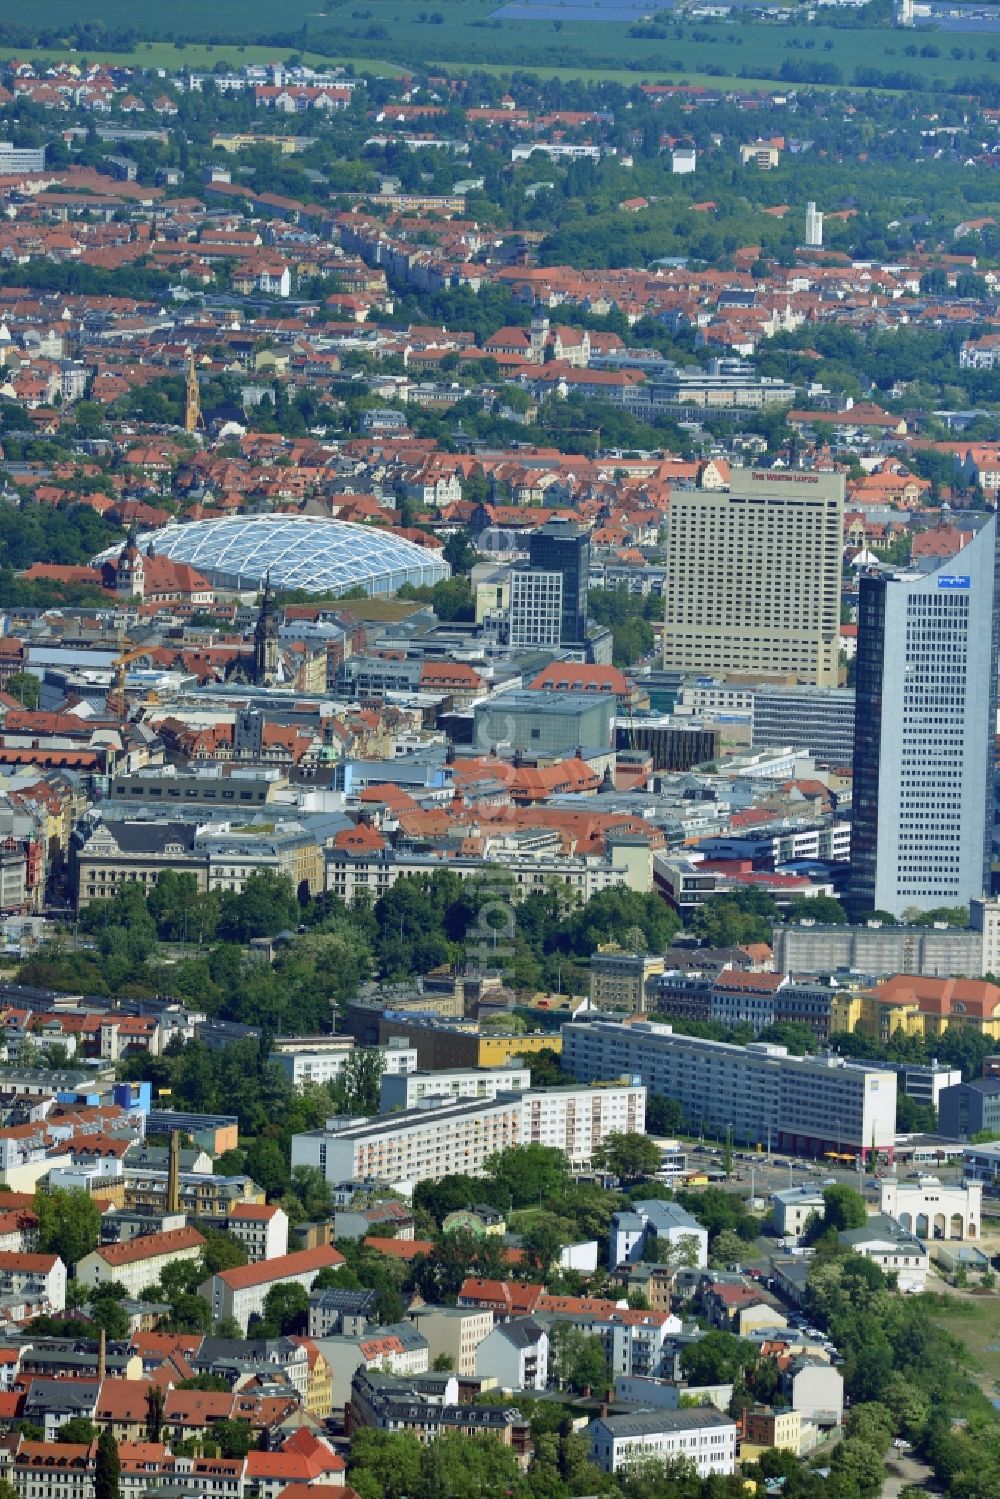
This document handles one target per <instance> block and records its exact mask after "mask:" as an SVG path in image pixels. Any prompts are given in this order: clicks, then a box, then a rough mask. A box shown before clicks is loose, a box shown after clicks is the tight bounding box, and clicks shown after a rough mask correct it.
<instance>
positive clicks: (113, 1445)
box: [94, 1426, 121, 1499]
mask: <svg viewBox="0 0 1000 1499" xmlns="http://www.w3.org/2000/svg"><path fill="white" fill-rule="evenodd" d="M94 1499H121V1466H120V1464H119V1461H118V1443H117V1442H116V1441H115V1438H114V1435H113V1433H112V1431H111V1428H110V1427H108V1426H106V1427H104V1429H103V1430H102V1432H101V1434H100V1436H99V1437H98V1439H97V1463H96V1466H95V1468H94Z"/></svg>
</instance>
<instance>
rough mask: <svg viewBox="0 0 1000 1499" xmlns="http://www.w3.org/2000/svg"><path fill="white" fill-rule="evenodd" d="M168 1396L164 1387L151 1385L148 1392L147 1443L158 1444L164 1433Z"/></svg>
mask: <svg viewBox="0 0 1000 1499" xmlns="http://www.w3.org/2000/svg"><path fill="white" fill-rule="evenodd" d="M165 1403H166V1395H165V1393H164V1391H163V1387H162V1385H158V1384H151V1385H150V1386H149V1389H148V1390H147V1391H146V1441H147V1442H158V1441H159V1440H160V1436H161V1434H162V1432H163V1407H164V1404H165Z"/></svg>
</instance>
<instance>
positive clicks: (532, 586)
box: [510, 569, 563, 648]
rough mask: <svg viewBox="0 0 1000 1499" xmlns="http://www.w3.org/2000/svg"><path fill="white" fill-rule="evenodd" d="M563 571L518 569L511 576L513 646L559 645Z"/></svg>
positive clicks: (511, 641)
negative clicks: (523, 570)
mask: <svg viewBox="0 0 1000 1499" xmlns="http://www.w3.org/2000/svg"><path fill="white" fill-rule="evenodd" d="M562 612H563V575H562V573H561V572H543V571H542V570H541V569H536V570H534V571H532V572H527V571H525V572H514V573H512V574H511V579H510V643H511V646H512V647H515V648H523V647H525V646H558V645H559V641H560V636H561V631H562Z"/></svg>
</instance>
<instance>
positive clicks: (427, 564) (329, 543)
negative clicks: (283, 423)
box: [96, 515, 451, 594]
mask: <svg viewBox="0 0 1000 1499" xmlns="http://www.w3.org/2000/svg"><path fill="white" fill-rule="evenodd" d="M139 547H140V549H141V550H142V551H143V552H152V553H153V555H154V556H156V557H170V558H171V559H172V560H173V561H174V562H188V563H190V564H191V566H192V567H196V568H198V570H199V571H200V572H203V573H207V574H208V575H209V576H210V577H211V578H212V580H213V582H217V583H220V584H223V583H225V584H229V585H230V586H240V587H246V588H252V587H255V586H256V585H257V584H259V583H260V582H262V581H263V578H264V576H265V574H267V573H270V575H271V586H272V587H273V588H276V589H278V590H279V591H282V590H291V589H295V588H301V589H304V590H305V591H306V592H308V593H344V592H346V590H347V589H349V588H356V587H358V586H359V585H360V586H361V587H363V588H364V589H365V590H366V591H367V592H368V593H369V594H386V593H395V591H396V589H397V588H401V587H402V585H403V584H404V583H414V584H416V585H418V586H420V585H422V584H433V583H439V582H440V581H441V579H442V578H447V577H450V576H451V568H450V567H449V566H448V564H447V562H445V560H444V558H443V557H442V556H441V553H440V551H439V550H436V549H431V548H429V547H423V546H418V545H417V544H416V542H412V541H407V539H406V538H405V537H404V536H397V535H396V534H395V532H393V531H384V530H381V529H380V528H379V527H377V526H359V525H355V524H354V523H353V522H351V521H342V520H328V519H327V518H326V517H325V516H319V515H237V516H226V517H225V518H222V519H219V520H202V521H191V522H189V523H188V524H186V525H176V526H165V527H164V528H163V529H162V530H159V531H147V532H146V533H145V534H144V535H142V536H140V537H139ZM119 551H120V547H112V548H110V549H109V550H108V551H106V552H102V553H101V556H100V557H99V558H97V559H96V561H98V562H104V561H106V560H107V559H108V558H111V557H114V556H117V554H118V552H119Z"/></svg>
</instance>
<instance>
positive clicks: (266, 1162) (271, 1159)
mask: <svg viewBox="0 0 1000 1499" xmlns="http://www.w3.org/2000/svg"><path fill="white" fill-rule="evenodd" d="M246 1169H247V1172H248V1174H249V1175H250V1176H251V1177H253V1179H254V1181H255V1182H256V1183H257V1185H258V1186H259V1187H263V1189H264V1191H265V1192H266V1193H267V1195H268V1197H278V1196H280V1195H281V1193H282V1192H284V1191H287V1189H288V1185H289V1180H290V1177H291V1173H290V1171H289V1168H288V1162H287V1161H286V1160H285V1155H284V1151H283V1150H282V1149H281V1146H280V1145H279V1144H278V1142H277V1141H276V1140H266V1139H258V1140H254V1142H253V1144H252V1145H251V1146H250V1148H249V1150H248V1151H247V1155H246Z"/></svg>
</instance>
